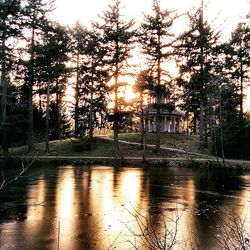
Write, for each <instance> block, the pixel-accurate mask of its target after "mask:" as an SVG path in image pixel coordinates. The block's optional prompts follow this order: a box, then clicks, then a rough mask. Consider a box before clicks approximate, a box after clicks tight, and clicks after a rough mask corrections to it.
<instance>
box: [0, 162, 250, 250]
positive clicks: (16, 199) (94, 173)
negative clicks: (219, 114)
mask: <svg viewBox="0 0 250 250" xmlns="http://www.w3.org/2000/svg"><path fill="white" fill-rule="evenodd" d="M8 171H9V172H11V171H12V172H13V171H14V170H13V169H10V170H8ZM7 174H8V173H7ZM247 215H250V173H246V172H241V171H235V170H221V169H202V168H199V169H195V168H160V167H152V168H151V167H147V168H138V167H123V168H116V167H111V166H97V165H95V166H92V167H86V166H73V165H68V166H57V167H55V166H43V167H32V168H30V169H29V170H28V171H27V172H26V173H25V175H24V176H23V177H21V178H19V179H18V180H16V181H15V182H12V183H11V184H10V185H8V186H7V187H6V188H5V189H4V190H2V191H0V249H65V250H66V249H67V250H68V249H71V250H74V249H161V248H162V249H164V247H167V246H169V247H171V246H172V248H173V249H197V248H200V249H223V248H224V247H225V246H224V245H223V244H231V243H230V241H232V244H234V242H233V241H234V240H235V241H237V240H236V237H237V236H239V235H243V241H244V242H243V244H248V238H247V237H246V235H247V234H248V233H249V231H250V224H249V219H250V218H248V216H247ZM234 229H237V230H234ZM235 234H236V235H235ZM237 234H239V235H237ZM227 237H229V239H230V241H229V240H228V239H227ZM223 240H224V243H223Z"/></svg>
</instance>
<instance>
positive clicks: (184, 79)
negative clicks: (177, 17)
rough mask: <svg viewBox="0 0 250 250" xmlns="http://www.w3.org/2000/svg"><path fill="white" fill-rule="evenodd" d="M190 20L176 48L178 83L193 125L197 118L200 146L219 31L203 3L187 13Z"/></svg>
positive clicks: (202, 144) (213, 74) (205, 121)
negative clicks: (204, 10) (213, 24)
mask: <svg viewBox="0 0 250 250" xmlns="http://www.w3.org/2000/svg"><path fill="white" fill-rule="evenodd" d="M189 19H190V28H189V30H188V31H187V32H185V33H184V34H183V35H181V36H180V38H179V45H178V46H177V50H176V51H177V54H178V57H179V58H178V62H179V64H180V77H179V79H178V83H179V85H181V86H182V87H183V89H184V95H183V99H184V101H185V109H186V110H187V111H188V112H190V113H193V117H194V128H196V120H197V119H198V120H199V134H200V146H201V147H204V145H206V144H207V119H206V118H207V107H208V95H209V93H210V92H211V90H212V89H213V84H212V82H213V79H214V77H215V75H216V72H215V65H216V48H217V46H218V34H216V33H215V32H214V31H213V30H212V29H211V27H210V25H209V24H208V23H207V22H206V21H205V20H204V18H203V6H202V7H201V8H200V9H199V10H198V11H197V12H196V13H195V14H194V15H191V14H189ZM195 130H196V129H195ZM194 132H195V133H196V131H194Z"/></svg>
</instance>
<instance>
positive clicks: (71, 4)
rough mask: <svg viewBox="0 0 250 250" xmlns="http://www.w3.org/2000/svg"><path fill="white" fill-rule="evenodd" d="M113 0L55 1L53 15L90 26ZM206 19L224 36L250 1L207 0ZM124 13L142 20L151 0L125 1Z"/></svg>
mask: <svg viewBox="0 0 250 250" xmlns="http://www.w3.org/2000/svg"><path fill="white" fill-rule="evenodd" d="M113 3H114V1H113V0H70V1H69V0H56V4H55V7H56V9H55V11H54V15H53V16H54V18H55V19H57V20H58V21H60V22H61V23H63V24H65V25H70V26H73V25H74V24H75V22H76V20H79V21H80V22H81V23H82V24H83V25H86V26H88V25H89V24H90V23H91V21H93V20H96V18H97V16H98V14H101V13H102V12H103V11H105V10H106V9H107V6H108V5H109V4H113ZM200 5H201V0H161V6H162V8H168V9H170V10H177V11H178V12H179V13H185V12H186V11H188V10H190V9H192V8H197V7H199V6H200ZM204 5H205V18H206V19H207V20H208V21H209V22H210V23H211V24H212V25H213V26H214V27H215V29H217V28H218V27H221V28H220V29H221V30H222V31H223V32H222V33H223V35H225V36H228V34H229V33H230V32H231V31H232V30H233V29H234V27H235V26H236V24H237V23H238V22H240V21H241V18H242V17H245V16H246V15H247V14H248V13H249V12H250V0H204ZM122 6H124V9H123V12H124V14H125V16H126V17H127V18H128V19H130V18H135V20H138V21H139V20H141V19H142V17H143V14H142V13H150V10H151V6H152V0H122Z"/></svg>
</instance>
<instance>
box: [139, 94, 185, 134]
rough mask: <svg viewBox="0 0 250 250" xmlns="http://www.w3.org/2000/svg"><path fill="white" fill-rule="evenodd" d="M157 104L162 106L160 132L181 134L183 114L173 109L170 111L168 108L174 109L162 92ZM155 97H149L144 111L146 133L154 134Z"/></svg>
mask: <svg viewBox="0 0 250 250" xmlns="http://www.w3.org/2000/svg"><path fill="white" fill-rule="evenodd" d="M158 103H159V104H160V105H162V107H160V132H161V133H164V132H167V133H181V132H183V130H182V126H181V123H182V119H183V118H184V116H185V113H184V112H182V111H180V110H177V109H174V110H172V111H170V106H172V107H174V105H173V103H172V104H171V102H170V100H169V98H168V97H167V95H166V94H165V93H164V92H162V93H161V94H160V96H159V100H158ZM155 104H156V97H155V96H149V99H148V105H146V106H145V107H144V108H143V110H144V115H145V116H146V120H147V123H148V124H147V127H148V132H156V117H157V110H156V105H155Z"/></svg>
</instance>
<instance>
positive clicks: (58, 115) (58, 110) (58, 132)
mask: <svg viewBox="0 0 250 250" xmlns="http://www.w3.org/2000/svg"><path fill="white" fill-rule="evenodd" d="M56 89H57V91H56V120H57V121H56V131H57V139H58V140H60V139H61V120H60V102H61V100H60V97H59V94H60V93H59V86H58V81H56Z"/></svg>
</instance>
